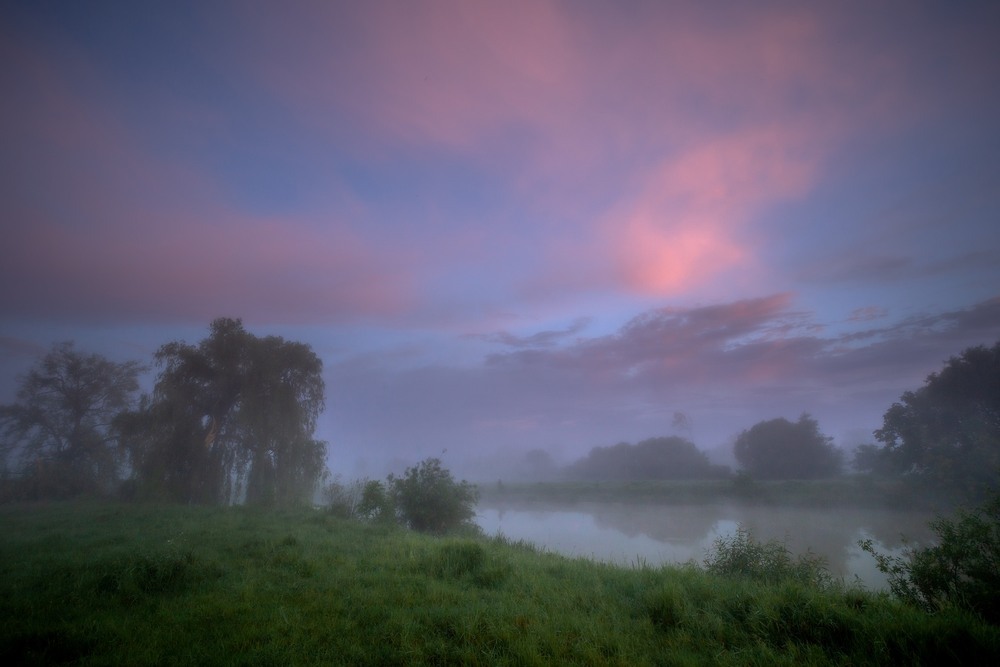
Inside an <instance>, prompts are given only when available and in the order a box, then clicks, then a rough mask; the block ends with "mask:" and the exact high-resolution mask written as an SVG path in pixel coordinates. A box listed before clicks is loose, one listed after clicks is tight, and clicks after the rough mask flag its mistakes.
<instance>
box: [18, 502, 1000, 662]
mask: <svg viewBox="0 0 1000 667" xmlns="http://www.w3.org/2000/svg"><path fill="white" fill-rule="evenodd" d="M0 535H2V537H0V661H2V663H3V664H58V663H66V664H69V663H73V664H82V665H92V664H101V665H104V664H130V665H143V664H182V665H183V664H192V665H206V664H223V665H267V664H274V665H296V664H472V665H475V664H482V665H495V664H517V665H533V664H595V665H601V664H612V665H614V664H619V665H653V664H656V665H698V664H703V665H715V664H723V665H725V664H735V665H747V664H750V665H753V664H760V665H775V664H777V665H781V664H785V665H793V664H794V665H800V664H844V665H848V664H849V665H863V664H933V665H938V664H954V663H956V662H962V663H966V664H989V663H995V662H996V661H997V659H998V658H1000V629H997V628H996V627H992V626H989V625H986V624H984V623H982V622H981V621H979V620H978V619H977V618H976V617H974V616H971V615H968V614H965V613H961V612H958V611H954V610H950V611H946V612H940V613H938V614H935V615H931V614H927V613H925V612H922V611H920V610H918V609H915V608H913V607H907V606H904V605H902V604H900V603H898V602H896V601H894V600H892V599H890V598H888V597H887V596H885V595H874V594H869V593H865V592H862V591H857V590H851V589H845V588H841V587H837V586H825V587H824V586H815V585H810V584H807V583H803V582H802V581H796V580H794V579H779V580H776V581H774V580H767V581H762V580H759V579H754V578H748V577H739V576H721V575H709V574H707V573H706V572H704V571H702V570H700V569H698V568H696V567H693V566H687V567H663V568H650V567H641V566H640V567H634V568H622V567H614V566H611V565H605V564H599V563H594V562H591V561H587V560H573V559H568V558H565V557H562V556H558V555H555V554H551V553H545V552H540V551H538V550H536V549H534V548H532V547H530V546H528V545H524V544H518V543H511V542H509V541H507V540H504V539H502V538H500V539H485V538H475V537H465V538H459V537H448V538H432V537H426V536H422V535H418V534H414V533H410V532H406V531H403V530H401V529H398V528H395V527H387V526H369V525H364V524H361V523H356V522H351V521H347V520H343V519H337V518H335V517H333V516H330V515H329V514H325V513H323V512H319V511H312V510H305V509H303V510H297V511H288V512H270V513H256V512H252V511H249V510H245V509H241V508H220V509H207V508H181V507H144V506H109V505H89V506H71V505H39V506H4V507H0Z"/></svg>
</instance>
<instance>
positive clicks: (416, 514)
mask: <svg viewBox="0 0 1000 667" xmlns="http://www.w3.org/2000/svg"><path fill="white" fill-rule="evenodd" d="M388 486H389V497H390V498H391V499H392V504H393V506H394V507H395V508H396V513H397V515H398V516H399V518H400V520H401V521H402V523H403V525H405V526H407V527H409V528H412V529H413V530H419V531H421V532H424V533H436V534H439V535H440V534H444V533H447V532H449V531H454V530H456V529H460V528H463V527H466V528H468V527H471V526H474V525H475V524H474V523H473V519H475V518H476V500H478V499H479V493H478V492H477V491H476V487H474V486H473V485H471V484H469V483H468V482H466V481H464V480H463V481H462V482H456V481H455V480H454V479H452V476H451V472H449V471H448V470H447V469H446V468H444V467H443V466H442V465H441V460H440V459H435V458H431V459H427V460H425V461H421V462H420V463H418V464H417V465H415V466H413V467H412V468H407V469H406V472H405V473H404V474H403V476H402V477H396V476H394V475H389V479H388Z"/></svg>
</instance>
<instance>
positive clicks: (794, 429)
mask: <svg viewBox="0 0 1000 667" xmlns="http://www.w3.org/2000/svg"><path fill="white" fill-rule="evenodd" d="M733 451H734V454H735V455H736V460H737V461H738V462H739V464H740V466H742V467H743V469H744V470H746V471H747V472H749V473H750V474H751V475H753V476H754V477H757V478H759V479H817V478H821V477H830V476H833V475H836V474H837V473H838V472H840V466H841V458H842V457H841V453H840V450H839V449H837V448H836V447H835V446H834V445H833V443H832V439H831V438H829V437H827V436H825V435H823V434H822V433H820V431H819V424H818V423H817V422H816V420H815V419H813V418H812V417H810V416H809V415H806V414H804V415H802V416H801V417H799V420H798V421H797V422H790V421H788V420H787V419H784V418H778V419H771V420H769V421H762V422H759V423H757V424H754V425H753V426H752V427H751V428H750V429H749V430H746V431H743V432H742V433H740V435H739V437H738V438H737V439H736V445H735V447H734V450H733Z"/></svg>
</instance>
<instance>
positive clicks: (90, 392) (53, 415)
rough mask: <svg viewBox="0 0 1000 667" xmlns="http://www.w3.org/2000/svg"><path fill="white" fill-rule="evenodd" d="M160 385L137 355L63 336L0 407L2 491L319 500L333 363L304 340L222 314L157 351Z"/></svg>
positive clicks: (10, 494) (4, 494) (13, 496)
mask: <svg viewBox="0 0 1000 667" xmlns="http://www.w3.org/2000/svg"><path fill="white" fill-rule="evenodd" d="M156 362H157V364H158V366H159V367H160V369H161V371H160V373H159V376H158V378H157V380H156V386H155V388H154V390H153V394H152V396H142V397H141V399H140V398H137V396H136V394H137V392H138V384H137V382H136V376H137V375H138V373H139V372H140V370H141V367H140V366H139V365H138V364H136V363H134V362H129V363H125V364H115V363H112V362H109V361H107V360H106V359H103V358H102V357H99V356H97V355H90V356H84V355H81V354H80V353H77V352H76V351H75V350H74V349H73V347H72V345H71V344H64V345H59V346H56V347H55V348H54V349H53V350H52V351H51V352H50V353H49V354H48V355H46V356H45V357H44V358H43V359H41V360H40V361H39V363H38V364H37V366H36V367H35V368H34V369H32V371H31V372H30V373H28V375H27V376H25V377H24V378H21V383H20V384H21V387H20V390H19V392H18V402H17V403H16V404H13V405H6V406H2V408H0V454H2V455H3V464H4V468H3V471H4V473H5V474H4V479H3V486H2V487H0V500H32V499H42V498H46V499H51V498H57V499H58V498H69V497H79V496H92V497H93V496H101V497H109V496H120V497H123V498H132V499H134V498H143V499H156V500H161V501H175V502H188V503H190V502H194V503H204V504H225V503H232V502H246V503H248V504H257V505H265V506H271V505H290V504H295V503H299V502H309V501H310V500H311V499H312V496H313V492H314V491H315V489H316V485H317V482H318V480H319V478H320V476H321V474H322V472H323V470H324V466H325V463H326V443H324V442H321V441H318V440H316V439H314V438H313V432H314V430H315V427H316V419H317V417H318V416H319V413H320V412H321V410H322V408H323V406H324V385H323V379H322V368H323V363H322V361H320V359H319V358H318V357H317V356H316V355H315V354H314V353H313V351H312V349H311V348H310V347H309V346H308V345H304V344H302V343H295V342H289V341H286V340H284V339H283V338H280V337H278V336H267V337H265V338H258V337H256V336H254V335H252V334H250V333H248V332H247V331H246V330H245V329H244V328H243V325H242V323H241V322H240V321H239V320H232V319H228V318H220V319H217V320H215V321H214V322H212V325H211V329H210V333H209V336H208V337H207V338H205V339H204V340H202V341H201V343H199V344H198V345H197V346H194V345H188V344H186V343H180V342H173V343H168V344H166V345H164V346H162V347H161V348H160V349H159V351H158V352H157V353H156Z"/></svg>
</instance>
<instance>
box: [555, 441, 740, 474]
mask: <svg viewBox="0 0 1000 667" xmlns="http://www.w3.org/2000/svg"><path fill="white" fill-rule="evenodd" d="M565 474H566V476H567V477H568V478H570V479H580V480H654V479H669V480H680V479H719V478H723V477H727V476H728V475H729V474H730V472H729V468H728V467H726V466H720V465H715V464H713V463H711V462H710V461H709V460H708V457H707V456H706V455H705V453H704V452H702V451H701V450H700V449H698V448H697V447H696V446H695V444H694V443H693V442H691V441H689V440H685V439H684V438H680V437H677V436H670V437H664V438H650V439H648V440H643V441H642V442H640V443H638V444H635V445H630V444H629V443H627V442H620V443H618V444H617V445H612V446H610V447H594V448H593V449H592V450H590V453H589V454H588V455H587V456H585V457H584V458H582V459H580V460H579V461H576V462H575V463H573V464H572V465H570V466H568V467H567V468H566V470H565Z"/></svg>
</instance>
